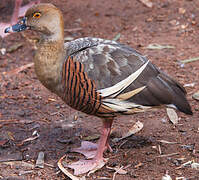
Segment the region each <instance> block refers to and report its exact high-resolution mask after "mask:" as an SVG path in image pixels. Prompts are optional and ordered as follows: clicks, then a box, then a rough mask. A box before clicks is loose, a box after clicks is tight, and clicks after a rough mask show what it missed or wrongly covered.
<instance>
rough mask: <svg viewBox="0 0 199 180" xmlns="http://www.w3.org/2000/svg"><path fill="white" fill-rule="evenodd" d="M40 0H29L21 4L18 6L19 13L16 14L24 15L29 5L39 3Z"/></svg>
mask: <svg viewBox="0 0 199 180" xmlns="http://www.w3.org/2000/svg"><path fill="white" fill-rule="evenodd" d="M20 1H21V0H20ZM40 1H41V0H34V1H31V2H29V3H28V4H26V5H24V6H22V7H20V8H19V14H18V17H22V16H24V15H25V13H26V11H27V9H29V8H30V7H32V6H33V5H35V4H39V3H40Z"/></svg>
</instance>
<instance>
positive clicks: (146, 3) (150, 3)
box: [139, 0, 153, 8]
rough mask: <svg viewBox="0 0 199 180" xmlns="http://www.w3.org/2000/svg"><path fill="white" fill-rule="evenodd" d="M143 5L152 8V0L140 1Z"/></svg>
mask: <svg viewBox="0 0 199 180" xmlns="http://www.w3.org/2000/svg"><path fill="white" fill-rule="evenodd" d="M139 1H140V2H141V3H143V4H144V5H145V6H146V7H149V8H152V7H153V3H152V2H151V1H150V0H139Z"/></svg>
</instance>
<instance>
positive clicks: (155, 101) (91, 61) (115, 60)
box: [65, 38, 192, 114]
mask: <svg viewBox="0 0 199 180" xmlns="http://www.w3.org/2000/svg"><path fill="white" fill-rule="evenodd" d="M65 47H66V50H67V55H68V56H69V55H70V56H74V57H75V58H74V59H75V60H76V61H79V62H81V63H82V64H84V71H85V72H87V74H88V77H89V78H90V79H92V80H94V81H95V84H96V87H97V89H98V90H101V89H106V88H109V87H111V86H114V85H115V84H117V83H119V82H121V81H122V80H124V79H126V78H127V77H129V76H130V75H131V74H133V73H135V72H136V71H138V70H139V69H140V68H141V67H142V66H143V65H144V64H145V63H146V62H148V59H147V58H146V57H144V56H142V55H141V54H140V53H138V52H137V51H135V50H134V49H132V48H130V47H128V46H126V45H123V44H120V43H117V42H115V41H111V40H104V39H99V38H80V39H77V40H75V41H72V42H70V43H66V44H65ZM141 87H145V88H143V89H142V91H140V92H139V93H137V94H135V95H133V96H132V97H129V99H127V100H128V101H129V102H133V103H136V104H140V105H144V106H157V105H161V104H173V105H175V106H176V107H177V108H178V109H179V110H181V111H183V112H185V113H187V114H191V113H192V112H191V108H190V106H189V104H188V102H187V100H186V98H185V94H186V92H185V90H184V88H183V87H182V86H181V85H180V84H179V83H177V82H176V81H175V80H173V79H171V78H170V77H169V76H167V75H166V74H165V73H163V72H161V71H160V70H159V69H158V68H156V67H155V66H154V65H153V64H152V63H150V62H148V64H147V66H146V67H145V69H144V70H143V71H142V72H141V73H140V74H139V76H138V77H137V78H136V79H135V80H134V81H133V82H132V83H131V84H129V85H128V87H126V88H125V89H124V90H123V91H122V93H124V94H125V93H128V92H130V91H133V90H136V89H138V88H141Z"/></svg>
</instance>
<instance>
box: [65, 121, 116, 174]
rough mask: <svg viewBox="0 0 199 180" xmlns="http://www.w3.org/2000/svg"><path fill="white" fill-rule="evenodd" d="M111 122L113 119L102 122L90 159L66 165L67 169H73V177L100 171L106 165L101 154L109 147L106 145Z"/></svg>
mask: <svg viewBox="0 0 199 180" xmlns="http://www.w3.org/2000/svg"><path fill="white" fill-rule="evenodd" d="M112 122H113V119H111V120H110V119H109V120H106V119H104V120H103V126H102V130H101V137H100V139H99V142H98V145H95V146H94V145H93V147H94V148H95V153H94V157H93V158H92V159H89V160H79V161H77V162H75V163H73V164H71V165H68V167H69V168H72V169H74V174H75V175H79V174H84V173H87V172H89V171H92V170H97V169H100V168H102V167H103V166H104V165H105V164H106V161H107V160H106V159H104V158H103V152H104V150H106V149H107V147H110V146H109V145H108V142H107V140H108V137H109V135H110V131H111V125H112ZM88 147H89V146H88ZM84 151H85V152H86V150H84ZM85 152H84V153H85ZM84 153H83V154H84Z"/></svg>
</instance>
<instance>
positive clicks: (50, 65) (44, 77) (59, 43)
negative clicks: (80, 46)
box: [34, 37, 66, 94]
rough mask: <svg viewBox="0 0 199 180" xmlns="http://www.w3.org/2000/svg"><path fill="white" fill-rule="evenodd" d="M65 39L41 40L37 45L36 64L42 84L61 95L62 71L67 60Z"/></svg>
mask: <svg viewBox="0 0 199 180" xmlns="http://www.w3.org/2000/svg"><path fill="white" fill-rule="evenodd" d="M65 56H66V52H65V50H64V38H63V37H60V38H57V39H52V38H51V39H47V38H45V39H41V41H40V42H39V43H38V45H37V52H36V53H35V57H34V63H35V72H36V74H37V77H38V79H39V80H40V81H41V83H42V84H43V85H44V86H45V87H46V88H48V89H49V90H51V91H52V92H54V93H57V94H61V69H62V64H63V61H64V59H65Z"/></svg>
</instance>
